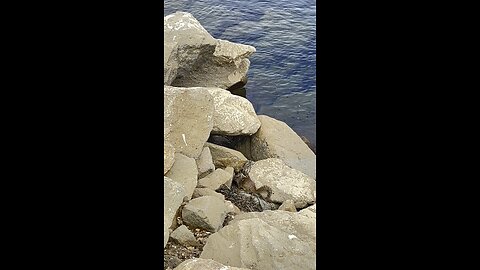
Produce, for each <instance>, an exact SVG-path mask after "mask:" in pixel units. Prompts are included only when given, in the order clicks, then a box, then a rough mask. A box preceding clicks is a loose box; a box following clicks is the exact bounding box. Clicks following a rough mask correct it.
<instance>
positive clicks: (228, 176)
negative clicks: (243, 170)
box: [198, 169, 233, 190]
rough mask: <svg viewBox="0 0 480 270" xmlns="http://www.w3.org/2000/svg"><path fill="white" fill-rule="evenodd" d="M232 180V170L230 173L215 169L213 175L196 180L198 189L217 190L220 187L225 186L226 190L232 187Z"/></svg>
mask: <svg viewBox="0 0 480 270" xmlns="http://www.w3.org/2000/svg"><path fill="white" fill-rule="evenodd" d="M232 179H233V169H231V171H230V170H229V171H226V170H223V169H216V170H215V171H214V172H213V173H211V174H209V175H207V176H205V177H204V178H202V179H200V180H198V187H204V188H209V189H211V190H217V189H218V188H219V187H220V186H221V185H226V186H227V187H228V188H230V187H231V186H232Z"/></svg>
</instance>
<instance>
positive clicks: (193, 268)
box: [173, 258, 249, 270]
mask: <svg viewBox="0 0 480 270" xmlns="http://www.w3.org/2000/svg"><path fill="white" fill-rule="evenodd" d="M173 270H249V269H247V268H238V267H232V266H226V265H223V264H221V263H219V262H216V261H214V260H210V259H200V258H193V259H188V260H186V261H184V262H182V263H181V264H179V265H178V266H177V267H175V269H173Z"/></svg>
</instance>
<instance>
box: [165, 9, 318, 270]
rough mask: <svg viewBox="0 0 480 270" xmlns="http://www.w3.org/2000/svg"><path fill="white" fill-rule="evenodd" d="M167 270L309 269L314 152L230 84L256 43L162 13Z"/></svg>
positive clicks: (242, 72) (242, 79) (243, 72)
mask: <svg viewBox="0 0 480 270" xmlns="http://www.w3.org/2000/svg"><path fill="white" fill-rule="evenodd" d="M164 39H165V41H164V89H163V91H164V233H163V234H164V243H163V244H164V255H165V259H164V269H175V270H186V269H207V270H208V269H216V270H219V269H232V270H233V269H262V270H264V269H265V270H268V269H272V270H273V269H315V268H316V263H315V256H316V255H315V254H316V232H315V229H316V155H315V153H314V152H313V151H312V150H311V149H310V148H309V147H308V146H307V144H306V143H305V142H304V141H303V140H302V138H300V137H299V136H298V135H297V134H296V133H295V132H294V131H293V130H292V129H291V128H290V127H289V126H288V125H287V124H285V123H284V122H281V121H278V120H276V119H274V118H272V117H269V116H266V115H257V114H256V112H255V110H254V108H253V106H252V104H251V103H250V101H248V100H247V99H245V98H243V97H241V96H237V95H234V94H232V93H231V92H230V91H229V90H233V89H235V88H238V87H242V86H243V85H245V83H246V82H247V71H248V68H249V66H250V60H249V57H250V56H251V55H252V54H253V53H255V48H254V47H252V46H249V45H243V44H236V43H232V42H229V41H225V40H220V39H215V38H214V37H212V36H211V35H210V34H209V33H208V32H207V31H206V30H205V29H204V28H203V26H202V25H201V24H200V23H199V22H198V21H197V20H196V19H195V18H194V17H193V16H192V15H191V14H189V13H185V12H176V13H174V14H171V15H168V16H166V17H164Z"/></svg>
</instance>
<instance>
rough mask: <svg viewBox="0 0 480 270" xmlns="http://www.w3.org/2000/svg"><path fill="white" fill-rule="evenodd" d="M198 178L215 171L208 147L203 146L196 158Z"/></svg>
mask: <svg viewBox="0 0 480 270" xmlns="http://www.w3.org/2000/svg"><path fill="white" fill-rule="evenodd" d="M197 169H198V178H203V177H205V176H206V175H208V174H210V173H212V172H213V171H215V165H214V164H213V160H212V154H211V153H210V148H208V147H204V148H203V150H202V153H201V154H200V157H198V159H197Z"/></svg>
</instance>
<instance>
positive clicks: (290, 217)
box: [200, 210, 316, 270]
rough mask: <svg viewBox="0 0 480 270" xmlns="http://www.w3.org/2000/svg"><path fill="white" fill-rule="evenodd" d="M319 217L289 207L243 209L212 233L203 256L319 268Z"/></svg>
mask: <svg viewBox="0 0 480 270" xmlns="http://www.w3.org/2000/svg"><path fill="white" fill-rule="evenodd" d="M315 230H316V217H315V215H311V216H305V215H301V214H299V213H292V212H287V211H268V210H267V211H264V212H251V213H242V214H240V215H237V216H236V217H235V219H234V220H233V221H231V222H230V223H229V224H228V225H227V226H225V227H223V228H222V229H221V230H219V231H218V232H217V233H214V234H212V235H211V236H210V237H209V238H208V240H207V243H206V245H205V246H204V247H203V252H202V254H201V255H200V258H203V259H212V260H215V261H217V262H220V263H222V264H225V265H228V266H234V267H244V268H248V269H258V270H291V269H307V270H309V269H311V270H313V269H315V268H316V260H315V256H316V231H315Z"/></svg>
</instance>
